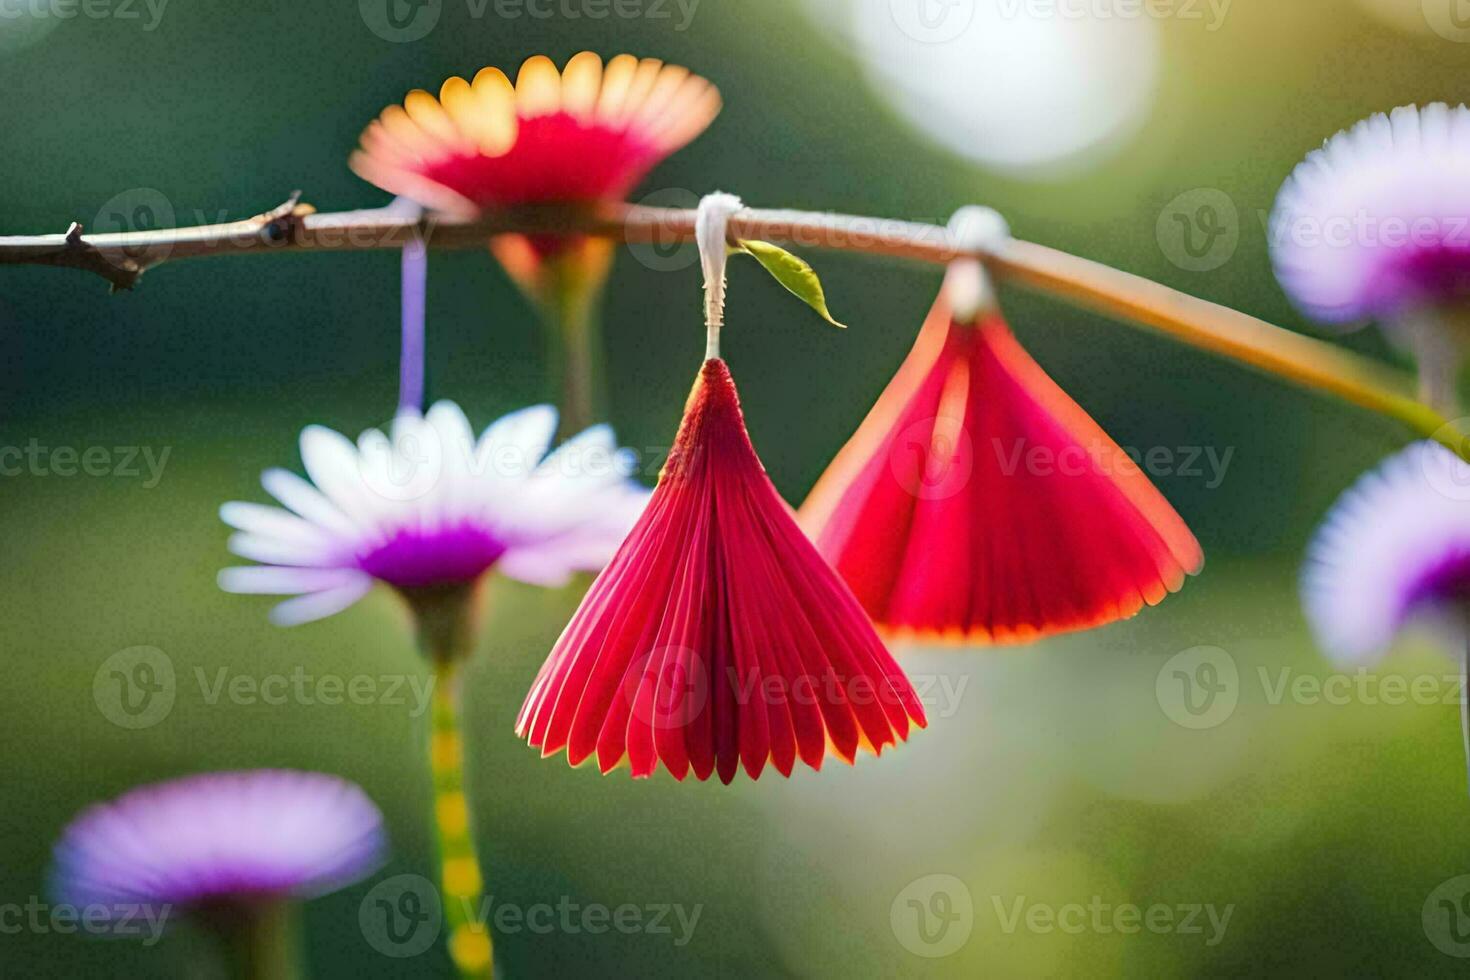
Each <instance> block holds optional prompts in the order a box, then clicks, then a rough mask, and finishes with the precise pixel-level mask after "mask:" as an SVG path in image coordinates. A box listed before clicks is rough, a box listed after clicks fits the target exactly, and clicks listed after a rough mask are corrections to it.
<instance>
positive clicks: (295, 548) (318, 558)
mask: <svg viewBox="0 0 1470 980" xmlns="http://www.w3.org/2000/svg"><path fill="white" fill-rule="evenodd" d="M229 549H230V551H232V552H234V553H235V554H237V555H239V556H240V557H241V558H249V559H250V560H251V561H258V562H260V563H262V564H265V565H303V566H309V567H313V568H332V567H336V566H339V565H341V564H342V563H343V562H344V561H345V560H346V559H345V556H343V555H342V554H341V552H340V551H339V550H338V549H337V548H335V547H331V546H327V545H322V544H315V543H312V542H309V541H285V540H282V539H280V538H266V537H262V536H260V535H258V534H247V533H245V532H243V531H241V532H239V533H237V534H232V535H230V541H229Z"/></svg>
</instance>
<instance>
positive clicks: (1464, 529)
mask: <svg viewBox="0 0 1470 980" xmlns="http://www.w3.org/2000/svg"><path fill="white" fill-rule="evenodd" d="M1302 595H1303V604H1304V606H1305V608H1306V613H1307V618H1308V620H1309V621H1310V622H1311V625H1312V628H1313V631H1314V632H1315V633H1316V635H1317V639H1318V642H1319V643H1320V645H1321V646H1322V648H1323V650H1324V651H1325V652H1326V653H1327V654H1328V655H1329V656H1330V657H1332V658H1333V659H1334V660H1337V661H1340V662H1345V663H1349V664H1364V663H1368V662H1370V661H1372V660H1375V659H1377V658H1379V657H1381V656H1382V655H1383V654H1384V653H1385V652H1386V651H1387V649H1388V647H1389V646H1390V644H1391V643H1392V642H1393V640H1394V638H1395V636H1396V635H1397V634H1398V632H1399V631H1400V630H1401V629H1402V628H1403V627H1404V626H1405V625H1407V624H1408V623H1409V622H1410V621H1411V620H1424V621H1427V622H1428V623H1430V624H1431V625H1441V626H1444V627H1448V628H1449V630H1450V631H1452V632H1451V635H1453V636H1455V638H1456V639H1457V640H1458V639H1459V638H1460V632H1461V626H1462V624H1463V622H1464V619H1463V616H1464V613H1463V612H1462V611H1461V610H1462V609H1463V608H1464V607H1465V604H1466V602H1467V601H1470V464H1467V463H1466V462H1465V461H1464V460H1462V459H1460V458H1459V457H1458V456H1456V455H1455V454H1454V453H1452V452H1450V450H1448V449H1446V448H1445V447H1444V446H1441V445H1439V444H1438V443H1434V442H1419V443H1415V444H1414V445H1412V446H1410V447H1409V448H1407V449H1405V450H1403V451H1402V452H1400V453H1398V454H1397V455H1395V456H1393V457H1391V458H1389V459H1388V460H1387V461H1386V462H1385V463H1384V464H1383V465H1382V466H1380V467H1379V468H1378V469H1377V470H1375V471H1373V472H1371V473H1368V474H1367V475H1365V476H1363V477H1362V478H1361V479H1360V480H1359V481H1358V482H1357V484H1355V485H1354V486H1353V487H1352V488H1351V489H1349V490H1348V491H1347V492H1346V493H1345V494H1343V496H1342V498H1341V499H1340V500H1339V501H1338V502H1337V504H1336V505H1335V506H1334V507H1333V509H1332V512H1331V513H1330V514H1329V515H1328V516H1327V519H1326V520H1325V521H1324V522H1323V525H1322V528H1321V529H1320V530H1319V531H1318V533H1317V536H1316V539H1315V540H1314V541H1313V542H1312V545H1311V548H1310V549H1309V551H1308V555H1307V565H1306V569H1305V571H1304V573H1303V579H1302Z"/></svg>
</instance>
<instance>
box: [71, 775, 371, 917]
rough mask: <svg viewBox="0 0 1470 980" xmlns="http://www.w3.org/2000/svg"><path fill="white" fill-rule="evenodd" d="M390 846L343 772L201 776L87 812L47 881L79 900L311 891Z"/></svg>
mask: <svg viewBox="0 0 1470 980" xmlns="http://www.w3.org/2000/svg"><path fill="white" fill-rule="evenodd" d="M386 847H387V841H386V837H385V834H384V831H383V818H382V814H381V813H379V811H378V808H377V807H376V806H375V805H374V804H373V802H372V801H371V800H369V799H368V797H367V795H366V794H364V793H363V791H362V790H361V789H360V788H359V787H358V786H356V785H354V784H353V783H350V782H347V781H346V780H343V779H338V778H337V777H335V776H328V775H323V774H320V773H309V772H295V771H291V770H283V769H261V770H252V771H245V772H211V773H201V774H198V775H193V776H186V777H183V778H181V779H174V780H170V781H168V782H163V783H156V784H153V785H150V786H143V787H139V788H137V789H133V790H130V791H129V792H127V793H125V794H123V795H122V796H120V797H118V798H117V799H116V800H113V801H111V802H109V803H101V804H97V805H95V806H93V807H90V808H89V809H87V810H85V811H83V812H82V813H81V814H80V815H79V816H77V818H76V819H75V820H73V821H72V822H71V824H70V825H69V826H68V827H67V828H66V831H65V832H64V834H63V836H62V838H61V840H60V842H59V843H58V844H57V845H56V864H55V870H54V875H53V880H52V883H53V891H54V893H55V896H56V898H57V900H58V901H63V902H67V903H70V904H72V905H75V906H78V907H85V906H88V905H102V906H106V907H110V908H115V907H117V906H119V905H129V904H138V905H146V906H191V905H217V904H220V903H231V902H257V901H263V900H272V899H282V898H307V897H311V896H314V895H320V894H324V893H326V892H330V891H333V890H335V889H337V888H340V887H343V886H345V885H348V884H351V883H352V882H354V881H358V880H360V879H361V878H364V877H366V876H367V875H369V874H371V873H372V872H373V871H374V870H376V869H377V867H378V866H379V865H380V864H381V863H382V861H383V858H384V853H385V851H386Z"/></svg>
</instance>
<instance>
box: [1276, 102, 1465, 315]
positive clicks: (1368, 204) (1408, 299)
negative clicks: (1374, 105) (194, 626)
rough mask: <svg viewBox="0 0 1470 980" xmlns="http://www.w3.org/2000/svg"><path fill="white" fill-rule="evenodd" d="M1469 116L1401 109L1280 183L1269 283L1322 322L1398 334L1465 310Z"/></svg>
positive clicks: (1311, 158) (1339, 140)
mask: <svg viewBox="0 0 1470 980" xmlns="http://www.w3.org/2000/svg"><path fill="white" fill-rule="evenodd" d="M1467 173H1470V110H1467V109H1466V108H1465V107H1464V106H1458V107H1456V108H1450V107H1449V106H1447V105H1445V104H1444V103H1435V104H1433V105H1428V106H1424V107H1423V108H1419V107H1417V106H1402V107H1400V108H1398V109H1395V110H1393V112H1391V113H1389V114H1388V115H1384V114H1382V113H1378V114H1377V115H1374V116H1372V117H1371V118H1368V119H1365V120H1363V121H1362V122H1360V123H1358V124H1357V125H1356V126H1354V127H1353V128H1352V129H1350V130H1347V131H1345V132H1340V133H1338V134H1337V135H1336V136H1334V137H1332V139H1330V140H1328V141H1327V142H1326V144H1324V145H1323V147H1322V148H1321V149H1319V150H1313V151H1312V152H1311V153H1310V154H1308V155H1307V158H1306V159H1305V160H1304V161H1302V163H1301V164H1299V165H1298V166H1297V168H1296V170H1295V171H1294V172H1293V173H1292V175H1291V177H1290V178H1289V179H1288V180H1287V181H1286V183H1285V184H1284V185H1283V186H1282V188H1281V192H1280V194H1279V195H1278V197H1277V199H1276V208H1275V212H1274V214H1273V215H1272V219H1271V246H1272V259H1273V263H1274V265H1275V269H1276V276H1277V278H1278V279H1279V280H1280V281H1281V284H1282V286H1283V287H1284V288H1285V289H1286V291H1287V293H1288V294H1289V295H1290V296H1291V299H1292V300H1293V301H1294V302H1295V303H1296V305H1297V306H1298V307H1299V308H1300V309H1301V310H1302V311H1303V312H1304V313H1306V314H1307V315H1308V316H1310V317H1312V318H1313V319H1315V320H1319V321H1321V322H1324V323H1329V324H1337V325H1345V326H1355V325H1360V324H1361V323H1362V322H1363V321H1366V320H1369V319H1377V320H1380V321H1382V322H1384V323H1385V324H1387V325H1389V326H1396V325H1398V324H1400V323H1401V322H1403V321H1404V320H1405V319H1411V318H1413V317H1414V315H1415V314H1416V312H1417V311H1420V310H1423V309H1425V308H1436V307H1456V308H1461V309H1463V308H1464V307H1465V305H1466V304H1467V303H1470V181H1467V180H1466V174H1467Z"/></svg>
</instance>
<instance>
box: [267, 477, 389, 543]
mask: <svg viewBox="0 0 1470 980" xmlns="http://www.w3.org/2000/svg"><path fill="white" fill-rule="evenodd" d="M260 484H261V486H263V487H265V490H266V492H267V493H269V494H270V495H271V496H272V497H275V498H276V499H277V500H279V501H280V502H281V503H283V504H285V505H286V506H287V507H289V508H291V509H292V510H293V511H295V512H296V513H297V514H300V515H301V517H302V518H304V519H305V520H308V521H310V522H311V523H313V524H317V525H320V526H321V527H323V528H326V529H328V530H330V531H331V532H332V533H333V534H335V535H337V536H339V537H341V538H343V539H344V540H357V539H358V538H359V537H360V536H361V535H362V531H363V529H362V528H360V527H359V526H357V525H356V524H354V523H353V522H352V521H351V519H349V518H348V517H347V515H346V514H344V513H342V511H341V510H340V509H338V508H337V507H336V505H334V504H333V503H332V502H331V501H330V500H328V499H327V498H326V497H324V496H322V492H321V491H320V490H318V489H317V488H316V487H314V486H312V485H311V484H310V483H308V482H306V481H305V480H303V479H302V478H301V477H299V476H297V475H296V474H295V473H292V472H291V471H290V470H283V469H279V468H275V469H269V470H266V471H265V472H264V473H263V474H261V477H260Z"/></svg>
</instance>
